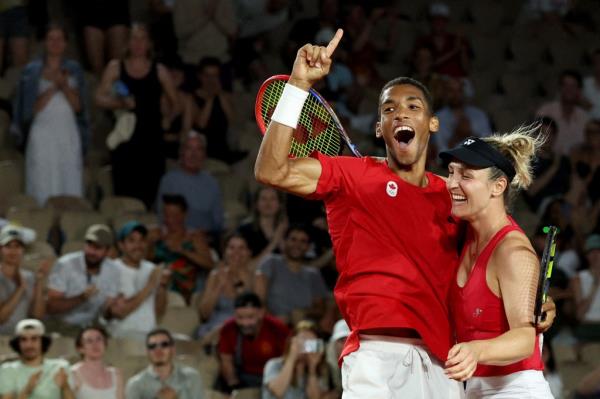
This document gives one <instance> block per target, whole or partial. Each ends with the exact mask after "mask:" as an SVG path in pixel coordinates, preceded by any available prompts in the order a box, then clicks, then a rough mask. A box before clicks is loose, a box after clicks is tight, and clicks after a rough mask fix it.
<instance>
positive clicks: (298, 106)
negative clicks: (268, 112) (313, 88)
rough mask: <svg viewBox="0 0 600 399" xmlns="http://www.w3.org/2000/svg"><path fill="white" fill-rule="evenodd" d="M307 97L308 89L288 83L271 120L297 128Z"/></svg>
mask: <svg viewBox="0 0 600 399" xmlns="http://www.w3.org/2000/svg"><path fill="white" fill-rule="evenodd" d="M307 97H308V92H307V91H304V90H302V89H301V88H299V87H296V86H294V85H291V84H289V83H286V84H285V87H284V88H283V93H281V98H279V102H278V103H277V106H276V107H275V111H274V112H273V115H272V116H271V120H272V121H275V122H279V123H281V124H282V125H286V126H289V127H291V128H292V129H295V128H296V127H297V126H298V119H300V112H302V107H303V106H304V101H306V98H307Z"/></svg>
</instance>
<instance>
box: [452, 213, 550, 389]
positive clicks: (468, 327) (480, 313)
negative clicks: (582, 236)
mask: <svg viewBox="0 0 600 399" xmlns="http://www.w3.org/2000/svg"><path fill="white" fill-rule="evenodd" d="M511 231H520V232H523V231H522V230H521V229H520V228H519V226H518V225H517V224H516V223H515V222H514V221H513V220H512V219H511V224H510V225H508V226H505V227H504V228H502V229H501V230H500V231H498V232H497V233H496V234H495V235H494V237H492V239H491V240H490V242H489V243H488V244H487V245H486V247H485V248H484V249H483V251H482V252H481V254H480V255H479V257H478V258H477V260H476V261H475V265H474V266H473V270H472V271H471V274H470V275H469V277H468V279H467V282H466V283H465V285H464V287H462V288H461V287H459V285H458V283H457V282H456V279H455V280H454V283H453V284H452V288H451V290H450V306H451V310H452V319H453V321H454V324H455V330H456V337H457V339H458V342H467V341H473V340H476V339H477V340H479V339H491V338H495V337H497V336H499V335H501V334H503V333H505V332H506V331H508V330H509V329H510V326H509V325H508V320H507V319H506V312H505V311H504V303H503V302H502V299H501V298H498V297H497V296H496V294H494V293H493V292H492V290H490V288H489V287H488V285H487V281H486V270H487V264H488V262H489V260H490V257H491V256H492V253H493V252H494V249H495V248H496V246H497V245H498V244H499V243H500V241H502V239H503V238H504V237H505V236H506V235H507V234H508V233H510V232H511ZM467 245H468V242H467V244H466V245H465V248H467ZM532 318H533V315H532ZM543 369H544V363H543V362H542V356H541V353H540V345H539V339H538V337H536V338H535V348H534V351H533V354H532V355H531V356H530V357H528V358H527V359H524V360H521V361H520V362H516V363H513V364H510V365H508V366H488V365H483V364H480V365H478V366H477V370H475V374H474V375H476V376H480V377H489V376H500V375H507V374H511V373H514V372H517V371H522V370H543Z"/></svg>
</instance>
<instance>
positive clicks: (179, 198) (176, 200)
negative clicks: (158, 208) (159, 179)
mask: <svg viewBox="0 0 600 399" xmlns="http://www.w3.org/2000/svg"><path fill="white" fill-rule="evenodd" d="M162 201H163V205H175V206H178V207H179V209H181V210H182V211H183V212H187V210H188V203H187V201H186V200H185V197H184V196H183V195H181V194H163V196H162Z"/></svg>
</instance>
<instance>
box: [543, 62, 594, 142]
mask: <svg viewBox="0 0 600 399" xmlns="http://www.w3.org/2000/svg"><path fill="white" fill-rule="evenodd" d="M559 84H560V87H559V98H558V100H555V101H551V102H547V103H545V104H542V106H541V107H540V108H538V110H537V111H536V114H537V115H538V116H548V117H550V118H552V119H554V120H555V121H556V123H557V124H558V136H557V138H556V142H555V143H554V150H555V151H557V152H559V153H564V154H568V153H569V151H570V150H571V149H572V148H573V147H575V146H576V145H577V144H580V143H581V142H582V141H583V132H584V127H585V124H586V123H587V121H588V119H589V116H588V114H587V112H586V111H585V110H584V109H583V108H581V107H580V103H581V98H582V94H581V86H582V80H581V75H580V74H579V72H577V71H574V70H565V71H563V72H562V73H561V74H560V78H559Z"/></svg>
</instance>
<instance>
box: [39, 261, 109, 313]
mask: <svg viewBox="0 0 600 399" xmlns="http://www.w3.org/2000/svg"><path fill="white" fill-rule="evenodd" d="M116 281H119V271H118V270H117V268H116V267H115V265H114V264H113V262H112V261H111V260H110V259H109V258H105V259H104V260H103V261H102V263H101V264H100V271H99V273H98V274H97V275H89V274H88V273H87V266H86V264H85V254H84V253H83V251H77V252H73V253H70V254H66V255H63V256H62V257H60V259H58V260H57V261H56V263H55V264H54V266H53V267H52V272H51V273H50V276H49V277H48V288H50V289H52V290H55V291H58V292H62V293H63V294H64V295H65V298H72V297H75V296H77V295H81V294H82V293H83V292H84V291H85V289H86V288H87V286H88V285H90V284H93V285H95V286H96V288H98V293H97V294H96V295H94V296H92V297H91V298H90V299H88V300H87V301H85V302H83V303H82V304H80V305H79V306H77V307H75V308H74V309H72V310H71V311H69V312H66V313H65V314H62V315H60V316H59V317H61V318H62V320H63V321H64V322H65V323H68V324H71V325H87V324H91V323H92V322H93V321H94V320H95V319H96V317H98V314H99V313H100V311H101V310H102V307H103V306H104V304H105V303H106V301H107V299H109V298H114V297H115V296H117V290H118V288H119V287H118V286H117V284H115V282H116Z"/></svg>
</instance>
